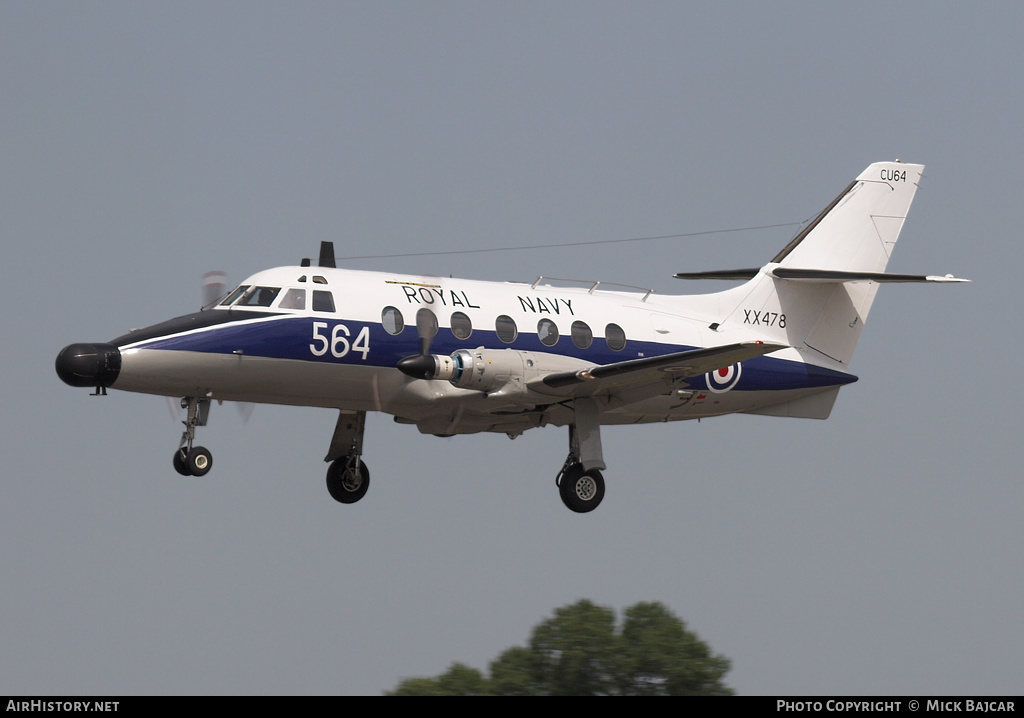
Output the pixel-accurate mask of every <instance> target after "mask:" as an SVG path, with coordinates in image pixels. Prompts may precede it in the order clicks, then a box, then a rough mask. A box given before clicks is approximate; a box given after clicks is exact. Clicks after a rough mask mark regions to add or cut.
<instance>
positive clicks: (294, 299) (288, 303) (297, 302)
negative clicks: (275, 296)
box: [277, 289, 306, 309]
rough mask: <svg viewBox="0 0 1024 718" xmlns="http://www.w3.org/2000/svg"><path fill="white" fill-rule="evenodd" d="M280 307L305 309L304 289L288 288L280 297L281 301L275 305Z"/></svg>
mask: <svg viewBox="0 0 1024 718" xmlns="http://www.w3.org/2000/svg"><path fill="white" fill-rule="evenodd" d="M277 306H278V307H280V308H281V309H305V308H306V290H305V289H289V290H288V291H287V292H285V293H284V297H283V298H282V299H281V303H280V304H278V305H277Z"/></svg>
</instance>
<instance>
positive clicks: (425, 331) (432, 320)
mask: <svg viewBox="0 0 1024 718" xmlns="http://www.w3.org/2000/svg"><path fill="white" fill-rule="evenodd" d="M416 331H417V332H418V333H419V335H420V339H433V338H434V337H436V336H437V317H436V316H434V313H433V312H432V311H430V310H429V309H427V308H426V307H424V308H423V309H420V310H419V311H418V312H416Z"/></svg>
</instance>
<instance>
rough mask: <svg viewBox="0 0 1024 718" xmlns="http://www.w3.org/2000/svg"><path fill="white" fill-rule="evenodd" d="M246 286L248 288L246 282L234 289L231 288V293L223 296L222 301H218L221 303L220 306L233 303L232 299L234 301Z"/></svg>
mask: <svg viewBox="0 0 1024 718" xmlns="http://www.w3.org/2000/svg"><path fill="white" fill-rule="evenodd" d="M248 288H249V285H248V284H243V285H242V286H240V287H237V288H236V289H235V290H233V291H232V292H231V294H229V295H228V296H226V297H224V301H223V302H221V303H220V305H221V306H222V307H226V306H228V305H229V304H232V303H234V301H235V300H236V299H238V298H239V297H240V296H242V292H244V291H245V290H246V289H248Z"/></svg>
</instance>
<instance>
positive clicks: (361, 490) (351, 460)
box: [324, 411, 370, 504]
mask: <svg viewBox="0 0 1024 718" xmlns="http://www.w3.org/2000/svg"><path fill="white" fill-rule="evenodd" d="M365 426H366V412H365V411H353V412H345V411H342V412H341V414H339V416H338V423H337V424H336V425H335V427H334V436H333V437H331V447H330V448H329V449H328V450H327V456H325V457H324V461H330V462H331V465H330V466H329V467H327V491H328V492H329V493H330V494H331V498H333V499H334V500H335V501H338V502H340V503H343V504H354V503H355V502H356V501H358V500H359V499H361V498H363V497H364V496H365V495H366V490H367V489H369V488H370V470H369V469H367V468H366V464H364V463H363V460H362V454H363V429H364V428H365Z"/></svg>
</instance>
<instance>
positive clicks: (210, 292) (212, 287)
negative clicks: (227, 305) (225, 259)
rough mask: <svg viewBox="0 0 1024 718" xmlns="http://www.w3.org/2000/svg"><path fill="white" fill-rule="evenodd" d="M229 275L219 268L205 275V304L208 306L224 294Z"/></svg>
mask: <svg viewBox="0 0 1024 718" xmlns="http://www.w3.org/2000/svg"><path fill="white" fill-rule="evenodd" d="M227 279H228V275H226V274H225V273H224V272H221V271H219V270H215V271H213V272H207V273H206V274H204V275H203V306H204V307H207V306H209V305H211V304H213V303H214V302H216V301H217V300H218V299H220V298H221V297H223V296H224V293H225V291H226V284H227Z"/></svg>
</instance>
